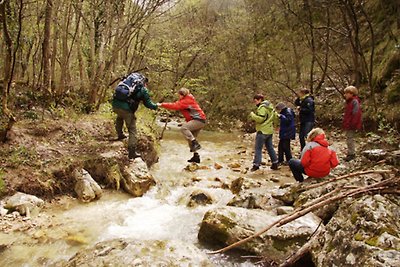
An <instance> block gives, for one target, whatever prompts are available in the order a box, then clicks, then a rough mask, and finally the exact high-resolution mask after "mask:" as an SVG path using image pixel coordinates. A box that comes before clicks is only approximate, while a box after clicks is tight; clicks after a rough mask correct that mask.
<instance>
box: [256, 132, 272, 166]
mask: <svg viewBox="0 0 400 267" xmlns="http://www.w3.org/2000/svg"><path fill="white" fill-rule="evenodd" d="M264 144H265V147H266V148H267V152H268V155H269V157H270V159H271V162H272V163H277V162H278V158H277V157H276V153H275V150H274V146H273V145H272V134H263V133H262V132H257V135H256V144H255V147H254V150H255V152H254V160H253V165H254V166H257V167H260V164H261V159H262V149H263V147H264Z"/></svg>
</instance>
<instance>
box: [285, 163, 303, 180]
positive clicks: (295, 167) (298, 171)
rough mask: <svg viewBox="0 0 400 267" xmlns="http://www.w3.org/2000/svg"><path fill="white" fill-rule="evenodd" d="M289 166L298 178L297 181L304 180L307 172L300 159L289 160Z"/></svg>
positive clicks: (295, 177)
mask: <svg viewBox="0 0 400 267" xmlns="http://www.w3.org/2000/svg"><path fill="white" fill-rule="evenodd" d="M289 168H290V170H291V171H292V173H293V176H294V179H296V181H299V182H303V181H304V177H303V173H304V174H305V172H304V168H303V165H301V161H300V160H299V159H291V160H289Z"/></svg>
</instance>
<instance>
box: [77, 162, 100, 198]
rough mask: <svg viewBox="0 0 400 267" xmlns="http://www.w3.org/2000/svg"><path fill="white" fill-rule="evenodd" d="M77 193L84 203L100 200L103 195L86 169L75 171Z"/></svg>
mask: <svg viewBox="0 0 400 267" xmlns="http://www.w3.org/2000/svg"><path fill="white" fill-rule="evenodd" d="M74 177H75V180H76V183H75V188H74V189H75V193H76V194H77V195H78V198H79V200H81V201H82V202H90V201H93V200H95V199H99V198H100V197H101V195H102V193H103V191H102V189H101V187H100V186H99V185H98V184H97V183H96V181H95V180H94V179H93V178H92V176H91V175H90V174H89V172H87V171H86V170H85V169H76V170H75V171H74Z"/></svg>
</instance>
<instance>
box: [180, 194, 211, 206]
mask: <svg viewBox="0 0 400 267" xmlns="http://www.w3.org/2000/svg"><path fill="white" fill-rule="evenodd" d="M211 203H213V199H212V197H211V196H210V195H209V194H208V193H206V192H202V191H200V190H196V191H194V192H192V193H191V194H190V196H189V201H188V203H187V205H186V206H188V207H191V208H192V207H197V206H204V205H208V204H211Z"/></svg>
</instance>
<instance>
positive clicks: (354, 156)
mask: <svg viewBox="0 0 400 267" xmlns="http://www.w3.org/2000/svg"><path fill="white" fill-rule="evenodd" d="M355 158H356V155H354V154H350V155H347V156H346V157H345V158H344V161H347V162H349V161H351V160H353V159H355Z"/></svg>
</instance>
